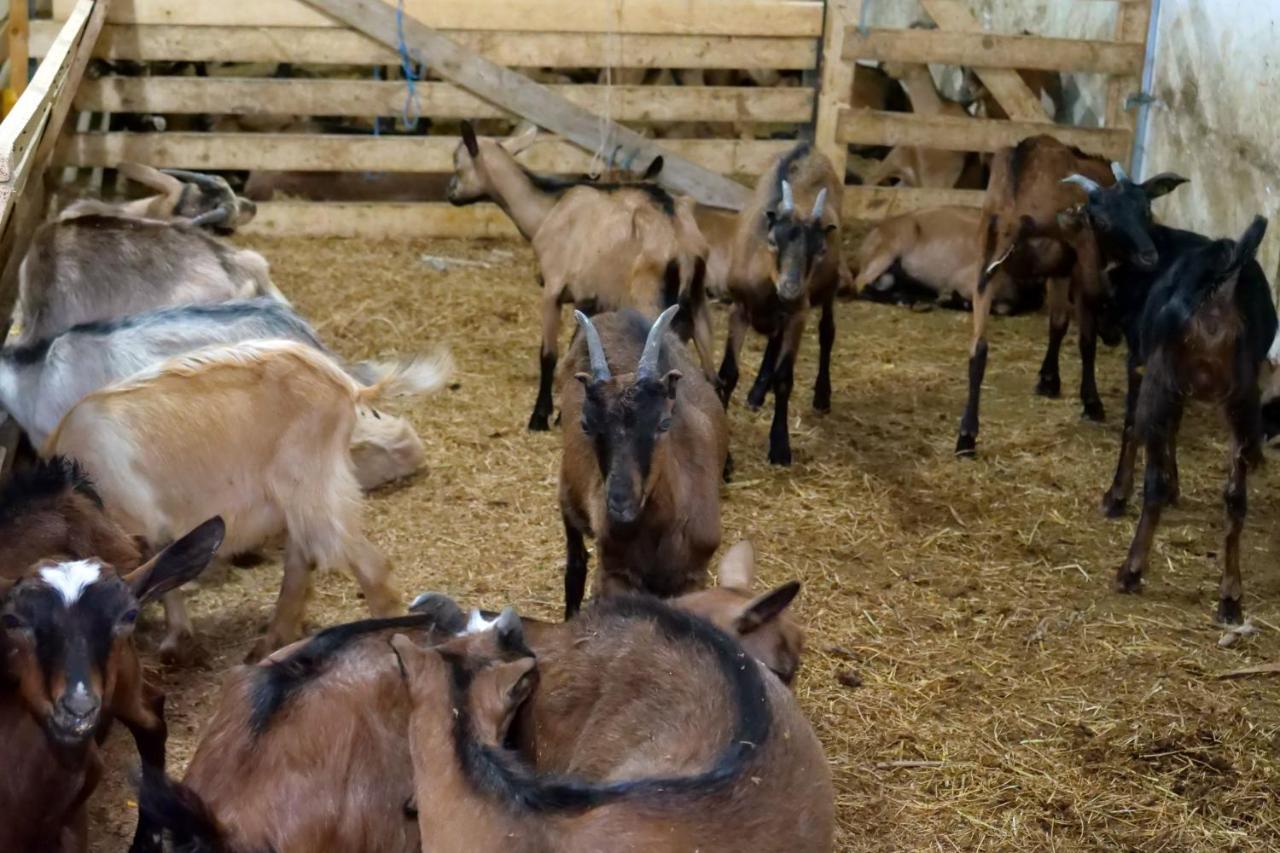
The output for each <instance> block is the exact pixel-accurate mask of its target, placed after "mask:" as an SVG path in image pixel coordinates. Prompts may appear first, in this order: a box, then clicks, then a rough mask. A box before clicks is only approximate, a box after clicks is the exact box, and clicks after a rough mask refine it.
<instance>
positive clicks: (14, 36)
mask: <svg viewBox="0 0 1280 853" xmlns="http://www.w3.org/2000/svg"><path fill="white" fill-rule="evenodd" d="M27 34H28V26H27V0H9V88H10V89H12V90H13V97H14V98H15V99H16V98H19V97H21V96H22V93H23V91H24V90H25V89H26V88H27V58H28V56H29V53H28V50H27Z"/></svg>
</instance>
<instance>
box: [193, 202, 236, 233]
mask: <svg viewBox="0 0 1280 853" xmlns="http://www.w3.org/2000/svg"><path fill="white" fill-rule="evenodd" d="M230 218H231V208H229V207H228V206H227V205H225V204H220V205H218V206H217V207H215V208H214V209H213V210H207V211H205V212H204V213H202V214H200V215H199V216H193V217H191V219H190V220H189V221H190V223H191V224H192V225H195V226H198V227H201V228H203V227H205V226H208V225H221V224H223V223H224V222H226V221H227V220H228V219H230Z"/></svg>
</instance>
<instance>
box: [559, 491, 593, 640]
mask: <svg viewBox="0 0 1280 853" xmlns="http://www.w3.org/2000/svg"><path fill="white" fill-rule="evenodd" d="M562 517H563V519H564V540H565V551H566V556H565V562H564V618H565V619H566V620H568V619H572V618H573V617H574V616H575V615H576V614H577V612H578V611H579V610H580V609H581V608H582V599H583V596H585V595H586V591H587V545H586V542H585V541H583V537H582V531H581V530H579V529H578V528H577V527H575V526H574V524H573V522H572V521H570V520H569V516H568V515H563V516H562Z"/></svg>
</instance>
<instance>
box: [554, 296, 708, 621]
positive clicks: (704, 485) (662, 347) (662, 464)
mask: <svg viewBox="0 0 1280 853" xmlns="http://www.w3.org/2000/svg"><path fill="white" fill-rule="evenodd" d="M676 310H677V309H676V308H675V307H674V306H673V307H671V308H668V309H667V310H666V311H664V312H663V313H662V316H661V317H659V318H658V320H657V321H656V322H654V324H653V325H652V326H650V325H649V324H648V322H647V321H646V320H645V319H644V318H643V317H642V316H640V315H638V314H635V313H630V312H628V313H622V314H600V315H597V317H596V319H595V320H594V321H592V320H590V319H588V318H587V317H586V315H584V314H582V313H581V312H577V313H576V316H577V319H578V324H579V326H580V327H581V329H580V331H581V334H579V335H578V338H577V340H576V341H575V342H574V345H573V349H572V350H571V352H570V355H569V358H567V359H566V360H565V366H564V369H563V370H562V374H561V378H560V410H561V412H562V414H563V424H564V455H563V457H562V458H561V463H560V511H561V513H562V515H563V518H564V530H565V540H566V546H567V550H568V556H567V558H566V561H565V574H564V590H565V615H566V616H572V615H573V614H574V613H576V612H577V610H578V607H579V606H580V605H581V603H582V598H583V594H584V592H585V589H586V577H587V549H586V545H585V542H584V537H585V536H595V537H596V540H597V542H598V543H599V547H598V549H597V550H598V553H599V557H600V569H599V572H598V573H597V575H596V581H595V585H594V589H595V591H596V592H597V593H598V594H603V595H608V594H612V593H615V592H619V591H625V590H642V591H645V592H650V593H653V594H654V595H659V596H663V597H667V596H673V595H680V594H682V593H685V592H688V591H689V590H691V589H694V588H697V587H700V586H702V585H703V584H704V583H705V579H706V569H707V562H708V561H709V560H710V559H711V555H712V554H714V553H715V550H716V548H718V547H719V546H720V481H721V478H722V476H723V474H724V471H725V463H726V460H727V458H728V453H729V426H728V419H727V418H726V416H725V412H724V408H723V406H721V404H720V401H719V399H718V398H717V397H716V392H715V389H714V388H713V387H712V386H711V383H709V382H707V381H706V380H705V379H704V378H703V377H702V376H701V375H700V373H699V372H698V370H697V369H696V368H695V367H694V365H693V364H692V362H691V361H690V360H689V357H688V355H687V354H686V352H685V351H684V348H683V347H681V346H680V343H679V341H677V340H676V339H675V336H674V335H670V336H669V335H668V334H667V327H668V325H669V324H670V322H671V320H672V318H673V317H674V315H675V312H676Z"/></svg>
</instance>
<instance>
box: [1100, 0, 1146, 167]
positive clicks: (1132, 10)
mask: <svg viewBox="0 0 1280 853" xmlns="http://www.w3.org/2000/svg"><path fill="white" fill-rule="evenodd" d="M1150 23H1151V0H1142V2H1138V3H1121V4H1120V7H1119V8H1118V9H1117V10H1116V41H1118V42H1122V43H1126V44H1139V45H1142V47H1143V49H1144V50H1145V49H1146V45H1147V27H1148V25H1149V24H1150ZM1139 75H1141V72H1139ZM1141 88H1142V77H1141V76H1137V77H1133V76H1126V77H1119V76H1117V77H1112V78H1111V80H1110V81H1109V82H1108V83H1107V127H1111V128H1116V129H1117V130H1127V131H1128V132H1129V142H1130V144H1129V147H1128V149H1127V151H1129V152H1132V150H1133V133H1134V130H1135V127H1136V122H1135V121H1134V116H1133V115H1132V114H1131V113H1130V112H1129V111H1128V110H1126V109H1125V101H1126V100H1128V98H1129V95H1131V94H1133V93H1135V92H1138V91H1139V90H1140V89H1141ZM1130 156H1131V154H1130V153H1126V154H1125V155H1124V164H1125V166H1126V167H1128V166H1129V165H1130V163H1129V160H1130Z"/></svg>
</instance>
